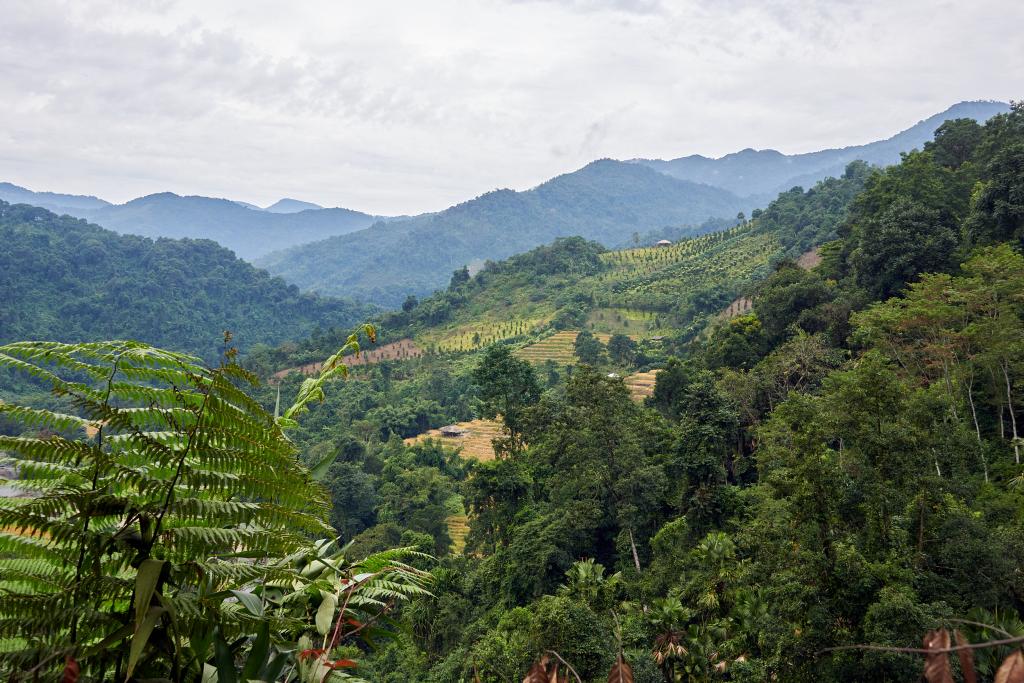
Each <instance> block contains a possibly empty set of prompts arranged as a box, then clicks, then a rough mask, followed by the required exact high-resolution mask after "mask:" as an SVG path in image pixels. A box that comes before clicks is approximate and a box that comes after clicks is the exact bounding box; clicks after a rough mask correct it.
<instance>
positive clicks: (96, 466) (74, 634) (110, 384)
mask: <svg viewBox="0 0 1024 683" xmlns="http://www.w3.org/2000/svg"><path fill="white" fill-rule="evenodd" d="M120 362H121V354H120V353H118V354H117V355H115V356H114V363H113V364H112V365H111V366H110V374H109V375H107V389H106V391H105V392H104V394H103V403H101V404H100V406H101V407H102V408H104V409H107V408H109V407H110V394H111V393H112V392H113V389H114V377H115V376H116V375H117V366H118V364H119V363H120ZM105 426H106V425H105V424H104V423H103V422H100V426H99V429H97V430H96V451H97V454H98V455H102V453H103V428H104V427H105ZM99 478H100V458H99V457H97V458H95V459H94V461H93V468H92V483H91V485H90V489H89V492H90V493H94V492H95V491H96V484H97V483H98V482H99ZM82 512H89V511H88V509H86V510H83V511H82ZM91 521H92V517H91V515H90V514H85V515H84V519H83V520H82V538H81V540H80V542H79V546H78V563H77V564H76V566H75V590H74V591H73V592H72V595H71V612H72V617H71V628H70V629H69V633H68V637H69V638H70V640H71V645H72V647H74V646H75V644H76V643H77V641H78V598H79V596H80V594H81V588H82V584H81V582H82V568H83V566H84V565H85V551H86V546H87V545H88V542H89V539H88V538H86V536H87V534H88V533H89V523H90V522H91Z"/></svg>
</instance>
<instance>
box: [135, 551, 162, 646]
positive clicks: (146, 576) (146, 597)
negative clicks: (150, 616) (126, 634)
mask: <svg viewBox="0 0 1024 683" xmlns="http://www.w3.org/2000/svg"><path fill="white" fill-rule="evenodd" d="M163 568H164V561H163V560H154V559H152V558H150V559H148V560H143V562H142V566H140V567H139V573H138V574H137V575H136V576H135V624H136V631H137V630H138V624H140V623H141V622H142V619H143V617H144V616H145V615H146V613H147V612H148V611H149V603H150V602H152V601H153V593H154V592H156V585H157V583H158V582H159V581H160V572H161V571H163Z"/></svg>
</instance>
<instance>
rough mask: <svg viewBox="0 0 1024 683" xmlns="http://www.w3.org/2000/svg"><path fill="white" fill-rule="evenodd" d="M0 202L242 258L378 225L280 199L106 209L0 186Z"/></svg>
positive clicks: (97, 203)
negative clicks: (263, 203) (199, 243)
mask: <svg viewBox="0 0 1024 683" xmlns="http://www.w3.org/2000/svg"><path fill="white" fill-rule="evenodd" d="M0 199H2V200H4V201H6V202H9V203H12V204H31V205H32V206H39V207H42V208H44V209H47V210H49V211H53V212H54V213H56V214H67V215H70V216H74V217H76V218H84V219H86V220H88V221H89V222H91V223H96V224H99V225H102V226H103V227H105V228H107V229H109V230H114V231H115V232H119V233H122V234H132V235H141V236H143V237H154V238H156V237H172V238H184V237H191V238H202V239H211V240H214V241H215V242H217V243H218V244H220V245H222V246H225V247H227V248H228V249H231V250H232V251H234V252H235V253H236V254H237V255H238V256H241V257H242V258H245V259H249V260H252V259H255V258H257V257H259V256H262V255H264V254H267V253H269V252H272V251H275V250H280V249H285V248H287V247H290V246H294V245H297V244H304V243H307V242H313V241H316V240H321V239H324V238H326V237H330V236H333V235H341V234H344V233H347V232H352V231H354V230H359V229H361V228H365V227H368V226H370V225H372V224H373V223H375V222H376V221H378V220H380V219H381V217H380V216H371V215H369V214H365V213H361V212H359V211H352V210H351V209H341V208H335V209H325V208H323V207H320V206H318V205H316V204H311V203H309V202H300V201H298V200H295V199H287V198H286V199H281V200H280V201H278V202H276V203H275V204H272V205H271V206H268V207H267V208H266V209H261V208H260V207H257V206H254V205H252V204H246V203H244V202H237V201H232V200H229V199H216V198H212V197H196V196H187V197H182V196H180V195H177V194H174V193H171V192H160V193H157V194H151V195H147V196H145V197H139V198H137V199H133V200H131V201H129V202H126V203H124V204H111V203H110V202H107V201H104V200H103V199H99V198H97V197H88V196H81V195H69V194H57V193H53V192H33V191H32V190H28V189H26V188H24V187H19V186H17V185H12V184H11V183H0Z"/></svg>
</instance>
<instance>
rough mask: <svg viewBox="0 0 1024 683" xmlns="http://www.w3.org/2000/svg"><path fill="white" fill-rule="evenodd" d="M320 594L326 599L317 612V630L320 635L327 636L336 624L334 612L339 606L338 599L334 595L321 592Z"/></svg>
mask: <svg viewBox="0 0 1024 683" xmlns="http://www.w3.org/2000/svg"><path fill="white" fill-rule="evenodd" d="M320 594H321V595H323V598H324V599H323V602H321V603H320V607H319V608H318V609H317V611H316V630H317V632H318V633H319V634H320V635H322V636H325V635H327V632H328V631H329V630H330V629H331V624H332V623H333V622H334V610H335V608H336V607H337V606H338V598H336V597H335V596H334V594H333V593H326V592H324V591H320Z"/></svg>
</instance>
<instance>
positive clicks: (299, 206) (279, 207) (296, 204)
mask: <svg viewBox="0 0 1024 683" xmlns="http://www.w3.org/2000/svg"><path fill="white" fill-rule="evenodd" d="M322 208H324V207H322V206H320V205H319V204H314V203H312V202H300V201H299V200H298V199H290V198H288V197H285V198H284V199H278V200H277V201H276V202H274V203H273V204H271V205H270V206H268V207H266V208H264V209H263V210H264V211H269V212H270V213H299V212H300V211H317V210H319V209H322Z"/></svg>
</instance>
